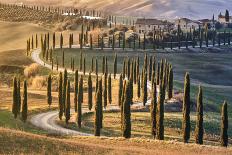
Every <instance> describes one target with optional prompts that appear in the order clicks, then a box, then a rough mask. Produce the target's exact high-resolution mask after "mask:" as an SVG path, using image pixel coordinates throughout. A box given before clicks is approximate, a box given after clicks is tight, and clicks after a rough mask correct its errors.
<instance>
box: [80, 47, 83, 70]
mask: <svg viewBox="0 0 232 155" xmlns="http://www.w3.org/2000/svg"><path fill="white" fill-rule="evenodd" d="M82 62H83V55H82V51H81V54H80V71H82Z"/></svg>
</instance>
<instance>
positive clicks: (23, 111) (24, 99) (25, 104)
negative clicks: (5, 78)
mask: <svg viewBox="0 0 232 155" xmlns="http://www.w3.org/2000/svg"><path fill="white" fill-rule="evenodd" d="M27 108H28V107H27V81H26V80H25V81H24V84H23V105H22V120H23V122H26V120H27Z"/></svg>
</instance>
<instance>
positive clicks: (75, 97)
mask: <svg viewBox="0 0 232 155" xmlns="http://www.w3.org/2000/svg"><path fill="white" fill-rule="evenodd" d="M77 94H78V70H76V71H75V77H74V109H75V112H77Z"/></svg>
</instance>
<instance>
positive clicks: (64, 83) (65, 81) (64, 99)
mask: <svg viewBox="0 0 232 155" xmlns="http://www.w3.org/2000/svg"><path fill="white" fill-rule="evenodd" d="M67 80H68V73H67V70H66V69H65V70H64V75H63V97H62V99H63V101H62V102H63V108H64V109H63V111H64V113H65V108H66V105H65V102H66V88H67Z"/></svg>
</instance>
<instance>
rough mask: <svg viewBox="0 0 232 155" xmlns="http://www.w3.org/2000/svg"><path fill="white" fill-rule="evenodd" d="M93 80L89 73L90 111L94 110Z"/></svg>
mask: <svg viewBox="0 0 232 155" xmlns="http://www.w3.org/2000/svg"><path fill="white" fill-rule="evenodd" d="M92 87H93V86H92V78H91V73H89V77H88V107H89V110H91V109H92V106H93V99H92V98H93V90H92V89H93V88H92Z"/></svg>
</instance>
